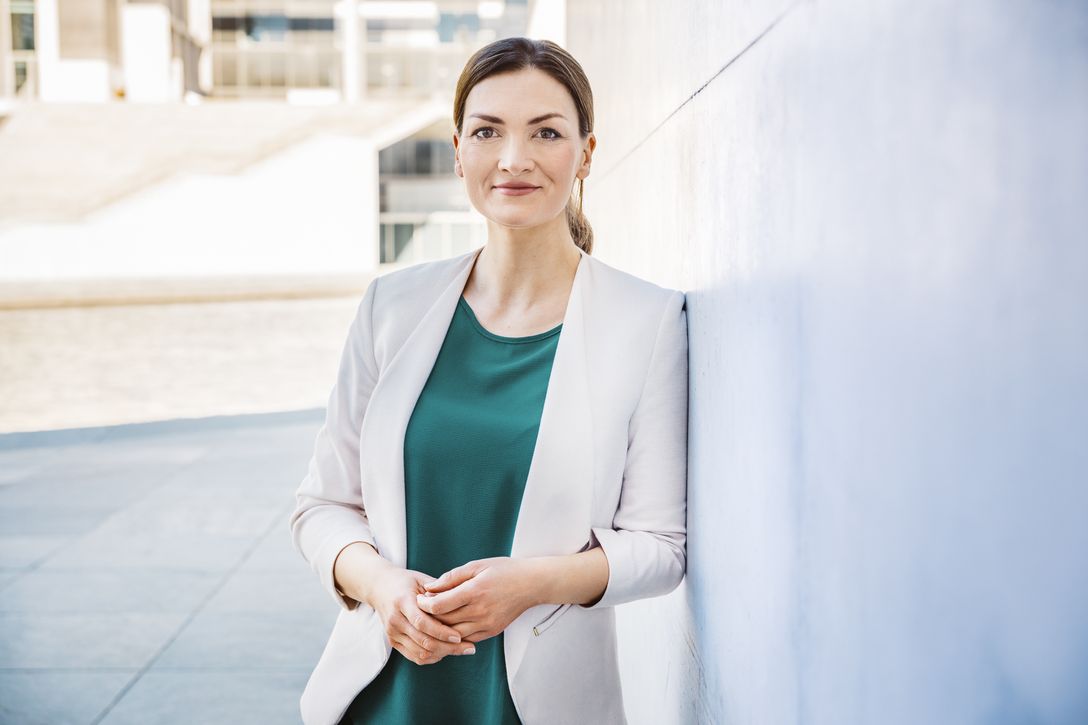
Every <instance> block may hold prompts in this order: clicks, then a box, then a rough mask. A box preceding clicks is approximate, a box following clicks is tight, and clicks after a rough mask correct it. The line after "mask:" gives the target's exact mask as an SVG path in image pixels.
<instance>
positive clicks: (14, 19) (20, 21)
mask: <svg viewBox="0 0 1088 725" xmlns="http://www.w3.org/2000/svg"><path fill="white" fill-rule="evenodd" d="M11 49H12V50H34V14H33V12H23V13H17V12H14V11H13V12H12V13H11Z"/></svg>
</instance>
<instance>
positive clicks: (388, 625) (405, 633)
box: [367, 565, 476, 665]
mask: <svg viewBox="0 0 1088 725" xmlns="http://www.w3.org/2000/svg"><path fill="white" fill-rule="evenodd" d="M433 579H434V577H432V576H430V575H428V574H424V573H423V572H419V571H414V570H412V569H403V568H400V567H396V566H393V565H390V566H389V567H387V568H385V569H382V570H380V571H379V572H378V574H377V575H376V577H375V579H374V580H373V581H372V583H371V587H370V600H369V601H368V602H367V603H368V604H370V606H372V607H374V610H375V611H376V612H377V613H378V616H379V617H381V620H382V624H383V625H384V626H385V634H386V636H387V637H388V638H389V642H390V644H392V645H393V647H394V648H395V649H396V650H397V651H398V652H400V653H401V654H402V655H404V656H405V657H407V658H408V659H409V660H411V661H412V662H414V663H416V664H417V665H433V664H434V663H435V662H438V661H439V660H441V659H442V658H443V657H445V656H446V655H451V654H452V655H462V654H475V653H476V648H475V647H473V646H472V644H471V643H465V642H462V639H463V637H461V634H460V632H458V631H457V630H456V629H454V628H453V627H450V626H448V625H446V624H444V623H443V622H441V621H439V620H438V619H437V618H436V617H433V616H431V615H430V614H428V613H427V612H424V611H422V610H421V609H420V608H419V606H418V605H417V604H416V595H417V594H418V593H420V592H423V591H425V590H424V588H423V586H424V585H425V584H426V583H427V582H428V581H432V580H433Z"/></svg>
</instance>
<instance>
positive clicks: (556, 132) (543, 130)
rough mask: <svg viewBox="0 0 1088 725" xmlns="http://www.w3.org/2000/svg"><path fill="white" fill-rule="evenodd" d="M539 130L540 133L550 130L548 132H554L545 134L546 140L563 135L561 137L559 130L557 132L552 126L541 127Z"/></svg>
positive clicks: (552, 139)
mask: <svg viewBox="0 0 1088 725" xmlns="http://www.w3.org/2000/svg"><path fill="white" fill-rule="evenodd" d="M540 132H541V133H544V132H550V133H554V134H555V135H554V136H546V137H545V140H548V141H554V140H555V139H557V138H563V137H562V136H561V135H560V134H559V132H558V131H556V130H555V129H554V128H542V129H540Z"/></svg>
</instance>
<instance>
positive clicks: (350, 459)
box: [290, 278, 378, 610]
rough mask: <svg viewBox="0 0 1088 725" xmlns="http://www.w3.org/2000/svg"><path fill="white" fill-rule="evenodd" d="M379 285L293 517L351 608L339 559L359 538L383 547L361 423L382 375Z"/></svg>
mask: <svg viewBox="0 0 1088 725" xmlns="http://www.w3.org/2000/svg"><path fill="white" fill-rule="evenodd" d="M377 285H378V278H375V279H373V280H372V281H371V282H370V285H369V286H368V287H367V290H366V293H365V294H364V295H363V299H362V301H361V302H360V303H359V306H358V308H357V309H356V312H355V318H354V320H353V321H352V323H351V327H350V328H349V330H348V335H347V340H346V342H345V343H344V346H343V349H342V352H341V355H340V367H339V372H338V373H337V378H336V382H335V384H334V385H333V388H332V392H331V393H330V394H329V400H328V406H327V407H326V411H325V422H324V424H323V425H322V426H321V428H320V429H319V430H318V432H317V437H316V439H315V441H314V449H313V455H312V456H311V458H310V462H309V469H308V471H307V473H306V476H305V478H303V480H302V483H301V484H300V485H299V487H298V490H297V492H296V494H295V499H296V505H295V509H294V511H293V512H292V513H291V516H290V527H291V538H292V540H293V542H294V545H295V548H296V549H297V550H298V551H299V552H300V553H301V554H302V557H303V558H304V559H305V560H306V562H307V563H308V564H309V565H310V567H311V568H312V569H313V570H314V571H315V572H317V576H318V579H319V580H320V581H321V584H322V585H323V586H324V587H325V589H326V590H327V591H328V592H329V594H330V595H331V596H332V598H333V600H334V601H336V603H337V604H338V605H339V606H340V607H341V608H342V609H346V610H352V609H355V608H356V607H357V606H358V605H359V603H358V602H357V601H356V600H354V599H352V598H351V597H348V596H347V595H345V594H343V593H342V592H340V590H339V589H338V588H337V587H336V584H335V582H334V579H333V563H334V562H335V561H336V557H337V555H338V554H339V553H340V551H341V550H342V549H343V548H344V547H345V546H347V545H348V544H351V543H354V542H356V541H363V542H366V543H369V544H370V545H372V546H374V547H375V548H377V545H376V544H375V542H374V535H373V534H372V533H371V529H370V523H369V521H368V519H367V515H366V511H365V509H364V508H363V501H362V486H361V485H360V480H359V436H360V426H361V424H362V420H363V414H364V413H365V412H366V408H367V404H368V402H369V400H370V394H371V392H372V391H373V389H374V385H375V383H376V382H377V379H378V366H377V362H376V361H375V359H374V345H373V308H374V295H375V292H376V289H377Z"/></svg>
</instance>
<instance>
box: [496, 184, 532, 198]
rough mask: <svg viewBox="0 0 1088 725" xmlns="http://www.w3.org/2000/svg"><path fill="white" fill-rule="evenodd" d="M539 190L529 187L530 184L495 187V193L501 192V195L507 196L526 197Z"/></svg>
mask: <svg viewBox="0 0 1088 725" xmlns="http://www.w3.org/2000/svg"><path fill="white" fill-rule="evenodd" d="M539 188H540V187H539V186H529V185H528V184H526V185H502V186H496V187H494V189H495V191H497V192H499V193H500V194H505V195H507V196H524V195H526V194H530V193H532V192H534V191H536V190H537V189H539Z"/></svg>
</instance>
